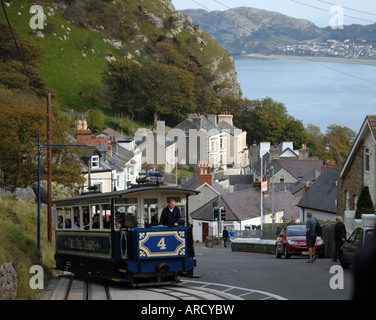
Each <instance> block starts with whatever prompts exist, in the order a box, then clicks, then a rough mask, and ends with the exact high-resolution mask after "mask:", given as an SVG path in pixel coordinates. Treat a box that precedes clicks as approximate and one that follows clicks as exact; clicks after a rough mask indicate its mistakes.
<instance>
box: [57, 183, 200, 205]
mask: <svg viewBox="0 0 376 320" xmlns="http://www.w3.org/2000/svg"><path fill="white" fill-rule="evenodd" d="M148 191H162V192H164V191H167V192H177V193H183V194H185V195H189V196H191V195H197V194H199V193H200V191H198V190H193V189H183V188H177V187H168V186H167V187H158V186H150V187H146V186H145V187H136V188H129V189H126V190H121V191H112V192H90V193H85V194H81V195H78V196H74V197H69V198H64V199H59V200H54V201H52V203H53V204H63V203H65V202H69V203H72V202H75V201H77V202H81V201H85V200H94V199H98V200H100V199H108V198H121V197H122V196H125V195H129V194H134V193H144V192H148Z"/></svg>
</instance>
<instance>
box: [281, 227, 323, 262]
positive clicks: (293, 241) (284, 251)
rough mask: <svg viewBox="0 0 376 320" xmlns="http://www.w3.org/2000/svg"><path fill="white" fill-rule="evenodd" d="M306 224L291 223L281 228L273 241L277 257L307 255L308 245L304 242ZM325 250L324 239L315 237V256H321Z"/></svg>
mask: <svg viewBox="0 0 376 320" xmlns="http://www.w3.org/2000/svg"><path fill="white" fill-rule="evenodd" d="M306 231H307V229H306V226H305V225H291V226H287V227H285V228H283V229H282V231H281V233H280V234H279V236H278V238H277V241H276V243H275V255H276V257H277V258H280V257H281V256H285V258H286V259H288V258H290V257H291V256H292V255H295V256H301V255H303V256H305V255H306V256H308V254H309V253H308V247H307V244H306ZM324 250H325V244H324V240H323V239H322V238H321V237H317V238H316V256H319V257H323V256H324V252H325V251H324Z"/></svg>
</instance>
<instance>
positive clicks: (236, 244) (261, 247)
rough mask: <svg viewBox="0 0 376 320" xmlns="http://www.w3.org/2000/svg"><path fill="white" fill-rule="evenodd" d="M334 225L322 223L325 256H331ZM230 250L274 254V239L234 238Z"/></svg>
mask: <svg viewBox="0 0 376 320" xmlns="http://www.w3.org/2000/svg"><path fill="white" fill-rule="evenodd" d="M334 226H335V224H333V223H331V224H324V225H322V231H323V239H324V242H325V257H326V258H332V257H333V251H334ZM231 248H232V251H235V252H253V253H264V254H275V240H257V239H246V238H244V239H240V238H239V239H235V240H234V241H232V242H231Z"/></svg>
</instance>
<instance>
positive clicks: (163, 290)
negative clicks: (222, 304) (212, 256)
mask: <svg viewBox="0 0 376 320" xmlns="http://www.w3.org/2000/svg"><path fill="white" fill-rule="evenodd" d="M56 278H57V279H55V283H54V287H53V288H52V289H50V290H49V291H50V293H49V294H47V295H45V297H44V298H43V299H44V300H138V299H142V300H233V299H236V297H235V298H234V296H231V295H226V294H224V293H223V292H218V291H216V290H211V289H208V288H201V287H194V286H185V285H182V284H179V285H171V286H160V287H140V288H130V287H124V286H119V285H114V286H109V285H108V284H106V283H100V282H93V281H90V280H88V281H87V280H84V279H80V278H75V277H74V275H73V274H70V273H68V272H67V273H63V274H61V275H59V276H58V277H56Z"/></svg>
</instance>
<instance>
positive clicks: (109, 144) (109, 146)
mask: <svg viewBox="0 0 376 320" xmlns="http://www.w3.org/2000/svg"><path fill="white" fill-rule="evenodd" d="M107 154H108V155H109V156H110V157H112V145H111V142H109V143H108V145H107Z"/></svg>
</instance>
